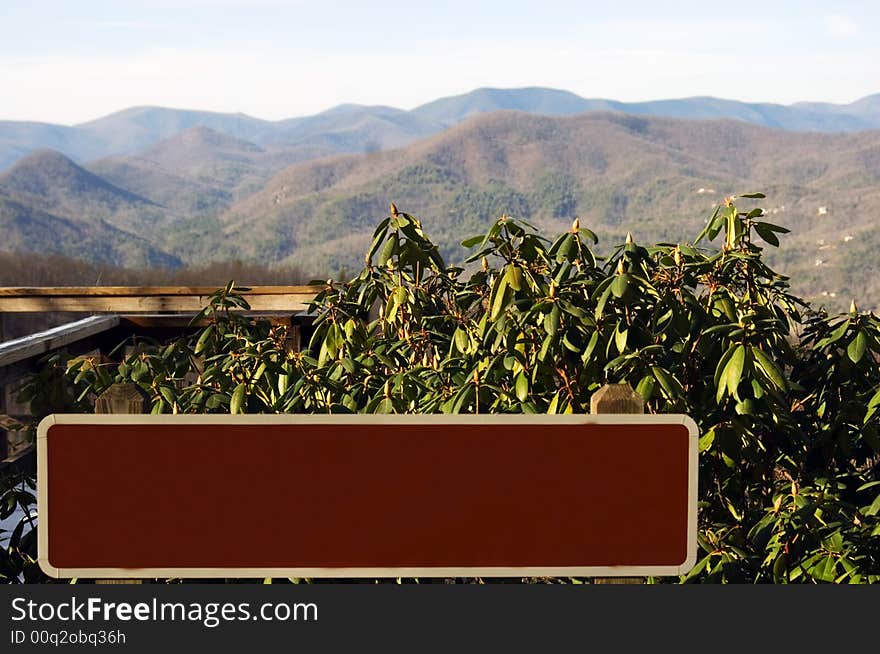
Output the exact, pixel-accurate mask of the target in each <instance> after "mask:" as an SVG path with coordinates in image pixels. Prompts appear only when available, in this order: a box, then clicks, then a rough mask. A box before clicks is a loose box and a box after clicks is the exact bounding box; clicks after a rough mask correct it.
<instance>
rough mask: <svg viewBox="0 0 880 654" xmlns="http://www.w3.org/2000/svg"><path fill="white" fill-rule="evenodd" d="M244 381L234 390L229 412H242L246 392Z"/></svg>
mask: <svg viewBox="0 0 880 654" xmlns="http://www.w3.org/2000/svg"><path fill="white" fill-rule="evenodd" d="M246 388H247V387H246V385H245V384H244V382H242V383H241V384H239V385H238V386H236V387H235V390H234V391H233V392H232V399H231V400H230V401H229V413H241V412H242V411H241V405H242V403H243V402H244V393H245V390H246Z"/></svg>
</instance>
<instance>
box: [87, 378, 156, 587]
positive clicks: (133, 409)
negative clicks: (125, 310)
mask: <svg viewBox="0 0 880 654" xmlns="http://www.w3.org/2000/svg"><path fill="white" fill-rule="evenodd" d="M148 408H149V398H147V396H146V394H145V393H144V392H143V391H142V390H141V389H140V387H139V386H138V385H137V384H113V385H111V386H110V388H108V389H107V390H106V391H104V392H103V393H101V394H100V395H99V396H98V398H97V399H96V400H95V413H125V414H132V413H137V414H140V413H147V410H148ZM95 583H96V584H142V583H143V580H142V579H95Z"/></svg>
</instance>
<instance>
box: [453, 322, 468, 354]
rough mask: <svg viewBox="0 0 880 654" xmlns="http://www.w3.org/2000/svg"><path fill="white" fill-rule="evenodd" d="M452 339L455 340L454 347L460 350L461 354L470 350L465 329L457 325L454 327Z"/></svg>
mask: <svg viewBox="0 0 880 654" xmlns="http://www.w3.org/2000/svg"><path fill="white" fill-rule="evenodd" d="M452 340H453V341H454V342H455V348H456V349H457V350H458V351H459V352H461V353H462V354H467V353H468V351H469V350H470V346H471V339H470V336H468V333H467V331H466V330H465V329H464V327H462V326H461V325H459V326H458V327H457V328H456V329H455V333H454V334H453V335H452Z"/></svg>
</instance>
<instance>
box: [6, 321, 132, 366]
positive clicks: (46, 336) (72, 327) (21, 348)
mask: <svg viewBox="0 0 880 654" xmlns="http://www.w3.org/2000/svg"><path fill="white" fill-rule="evenodd" d="M118 324H119V316H90V317H88V318H83V319H82V320H77V321H76V322H71V323H68V324H66V325H61V326H59V327H53V328H52V329H47V330H46V331H43V332H37V333H36V334H31V335H30V336H23V337H21V338H16V339H14V340H11V341H6V342H5V343H0V368H3V367H5V366H9V365H12V364H14V363H18V362H19V361H24V360H25V359H30V358H31V357H35V356H39V355H41V354H45V353H46V352H51V351H52V350H57V349H59V348H62V347H64V346H66V345H70V344H71V343H75V342H77V341H81V340H83V339H86V338H88V337H90V336H94V335H95V334H99V333H101V332H105V331H107V330H109V329H113V328H114V327H116V326H117V325H118Z"/></svg>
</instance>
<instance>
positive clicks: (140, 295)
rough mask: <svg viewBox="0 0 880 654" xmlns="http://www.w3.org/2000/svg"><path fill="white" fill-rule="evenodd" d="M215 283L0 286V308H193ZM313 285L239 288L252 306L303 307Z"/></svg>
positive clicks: (130, 310) (271, 308)
mask: <svg viewBox="0 0 880 654" xmlns="http://www.w3.org/2000/svg"><path fill="white" fill-rule="evenodd" d="M216 291H217V287H215V286H56V287H37V288H29V287H5V288H3V287H0V314H2V313H20V312H55V311H69V312H78V313H79V312H82V313H139V312H159V311H162V312H164V311H174V312H196V311H198V310H199V309H201V308H202V307H204V306H205V305H206V304H207V303H208V298H209V297H210V296H211V294H212V293H214V292H216ZM315 293H316V288H315V287H314V286H254V287H251V288H250V289H249V290H248V291H245V292H243V293H242V295H243V296H244V297H245V299H247V301H248V304H250V305H251V309H252V310H253V311H278V312H282V311H286V312H299V311H305V310H306V308H307V306H306V305H307V304H308V302H310V301H311V299H312V298H313V297H314V296H315Z"/></svg>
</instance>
